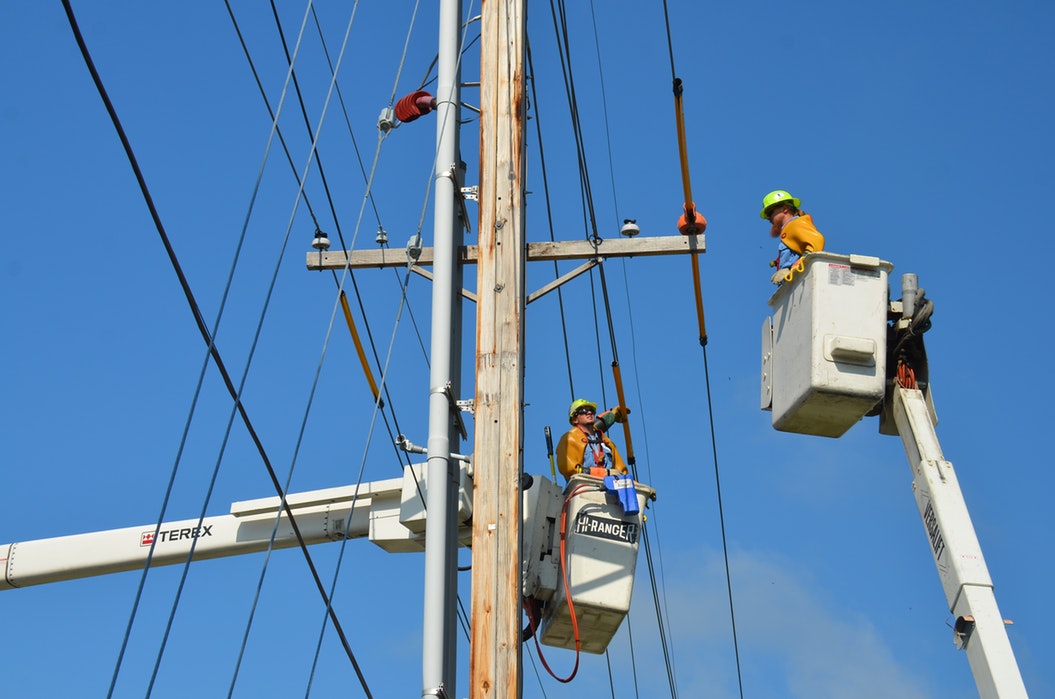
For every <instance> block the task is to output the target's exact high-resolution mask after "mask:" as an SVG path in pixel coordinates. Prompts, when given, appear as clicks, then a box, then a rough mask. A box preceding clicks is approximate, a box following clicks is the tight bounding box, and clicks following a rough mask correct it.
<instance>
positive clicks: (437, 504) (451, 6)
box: [421, 0, 462, 697]
mask: <svg viewBox="0 0 1055 699" xmlns="http://www.w3.org/2000/svg"><path fill="white" fill-rule="evenodd" d="M460 23H461V0H442V2H441V3H440V26H439V58H438V84H437V90H436V120H437V125H436V163H435V192H436V195H435V197H436V198H435V204H434V212H433V213H434V218H433V221H434V231H433V235H434V248H435V261H434V262H433V275H434V277H433V286H432V340H431V359H430V373H429V437H428V446H427V455H428V467H427V472H426V473H427V494H426V507H427V508H428V527H427V528H426V530H425V591H424V594H425V601H424V622H423V625H422V634H423V636H422V670H421V675H422V677H421V681H422V685H421V686H422V696H423V697H424V696H428V697H453V696H455V691H456V687H455V679H456V668H457V646H458V644H457V637H456V632H457V626H456V623H455V622H456V618H455V613H456V609H457V604H456V601H457V594H458V586H457V561H458V559H457V555H458V554H457V549H458V525H457V522H456V511H457V510H456V506H455V504H456V501H457V495H458V464H457V462H455V461H454V460H453V459H452V458H451V452H452V451H457V446H458V444H457V439H458V437H457V434H456V432H455V429H454V422H453V420H452V410H451V408H452V406H451V402H450V401H451V399H452V397H457V396H458V395H459V394H458V390H459V387H458V377H459V374H460V372H459V370H458V364H459V362H460V356H461V355H460V352H459V351H458V350H457V347H458V344H459V342H460V336H461V302H460V292H461V263H460V262H459V261H458V258H457V254H456V251H457V250H458V247H459V246H460V245H461V244H462V225H461V222H460V219H459V217H458V211H459V210H460V207H459V206H457V205H456V202H457V199H456V198H457V197H460V196H461V192H460V191H459V189H458V187H457V181H456V177H455V175H456V173H457V168H458V166H459V164H460V157H459V154H458V118H459V104H460V101H461V90H460V83H461V76H460V37H461V32H460Z"/></svg>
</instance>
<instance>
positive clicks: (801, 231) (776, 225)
mask: <svg viewBox="0 0 1055 699" xmlns="http://www.w3.org/2000/svg"><path fill="white" fill-rule="evenodd" d="M801 204H802V202H801V201H800V200H799V199H797V198H795V197H793V196H791V194H789V193H788V192H785V191H784V190H783V189H777V190H774V191H772V192H770V193H769V194H767V195H766V196H764V197H762V212H761V213H760V214H759V216H761V217H762V218H764V219H766V220H767V221H769V222H770V224H772V225H771V227H770V229H769V235H770V237H773V238H779V239H780V244H779V245H777V258H776V259H775V260H773V261H772V262H770V263H769V266H770V267H776V268H777V271H776V272H774V273H773V276H772V278H771V280H770V281H772V282H773V283H774V284H777V285H778V286H779V285H780V284H781V283H783V282H784V280H785V279H787V276H788V273H789V272H790V271H791V268H792V267H793V266H794V265H795V263H796V262H798V261H799V258H800V257H801V256H802V255H805V254H807V253H811V252H820V251H821V250H823V249H824V236H823V235H821V232H820V231H818V230H817V228H816V227H815V226H814V225H813V217H812V216H810V215H809V214H807V213H806V212H804V211H800V210H799V206H800V205H801Z"/></svg>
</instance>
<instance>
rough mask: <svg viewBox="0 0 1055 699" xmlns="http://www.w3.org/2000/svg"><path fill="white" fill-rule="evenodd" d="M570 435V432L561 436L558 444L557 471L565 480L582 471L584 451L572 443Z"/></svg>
mask: <svg viewBox="0 0 1055 699" xmlns="http://www.w3.org/2000/svg"><path fill="white" fill-rule="evenodd" d="M570 434H571V433H570V432H565V433H564V434H563V435H561V438H560V441H559V442H557V470H558V471H560V472H561V475H562V476H564V477H565V478H571V477H572V476H574V475H575V474H576V473H580V472H581V471H582V457H583V453H584V450H583V448H581V447H579V448H577V447H578V445H576V444H574V443H570V442H571V441H572V440H570V439H569V438H568V436H569V435H570Z"/></svg>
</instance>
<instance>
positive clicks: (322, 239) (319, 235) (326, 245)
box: [311, 228, 330, 250]
mask: <svg viewBox="0 0 1055 699" xmlns="http://www.w3.org/2000/svg"><path fill="white" fill-rule="evenodd" d="M311 247H313V248H315V249H316V250H329V249H330V239H329V238H328V237H327V236H326V234H325V233H323V232H322V231H321V230H319V229H318V228H316V229H315V240H313V241H311Z"/></svg>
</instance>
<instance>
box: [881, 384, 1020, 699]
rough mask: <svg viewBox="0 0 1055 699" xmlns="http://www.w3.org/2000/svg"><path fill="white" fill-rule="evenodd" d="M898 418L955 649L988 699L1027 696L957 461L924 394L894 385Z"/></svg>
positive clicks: (913, 487)
mask: <svg viewBox="0 0 1055 699" xmlns="http://www.w3.org/2000/svg"><path fill="white" fill-rule="evenodd" d="M894 391H895V395H894V420H895V422H896V424H897V429H898V434H900V435H901V441H902V443H903V444H904V446H905V453H906V454H907V456H908V460H909V465H910V466H911V467H912V475H913V481H912V490H913V492H914V493H915V496H916V505H917V507H919V514H920V517H922V518H923V526H924V528H925V529H926V531H927V537H928V538H929V539H930V549H931V554H932V555H933V556H934V564H935V565H936V566H937V567H938V575H939V577H940V578H941V584H942V588H943V589H944V590H945V599H946V601H947V602H948V604H949V610H950V611H951V612H952V613H953V615H954V616H955V617H956V623H955V625H954V630H953V633H954V638H953V641H954V642H955V643H956V647H957V648H960V649H963V650H966V651H967V660H968V662H970V664H971V673H972V674H973V675H974V681H975V684H976V685H977V686H978V693H979V696H981V697H982V699H989V698H991V697H992V698H996V697H999V698H1000V699H1009V698H1017V697H1026V696H1027V695H1026V687H1025V684H1023V682H1022V675H1021V674H1020V672H1019V669H1018V663H1017V662H1016V661H1015V654H1014V651H1012V650H1011V641H1010V640H1008V637H1007V630H1006V628H1005V627H1004V624H1005V622H1004V620H1003V617H1001V616H1000V610H999V609H998V608H997V605H996V596H995V595H994V594H993V581H992V580H991V579H990V577H989V570H988V568H986V565H985V559H984V558H983V557H982V548H981V546H980V545H979V543H978V537H977V536H976V535H975V533H974V525H972V524H971V517H970V515H969V514H968V513H967V505H966V503H965V502H964V499H963V493H962V492H961V491H960V483H959V481H958V480H957V478H956V472H955V471H954V470H953V467H952V463H950V462H948V461H946V460H945V458H944V456H943V455H942V451H941V445H940V444H939V443H938V436H937V434H936V433H935V432H934V426H933V424H932V423H931V418H930V412H929V409H928V407H927V402H926V399H925V398H924V396H923V393H922V392H921V391H919V390H918V389H906V388H901V387H899V386H895V387H894Z"/></svg>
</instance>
